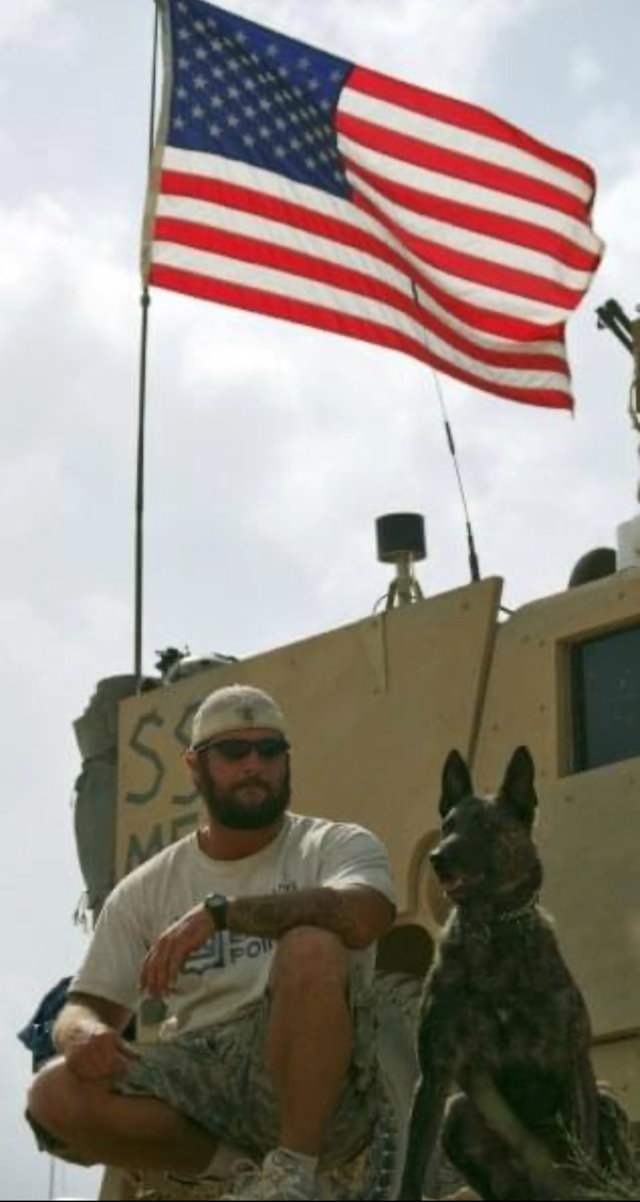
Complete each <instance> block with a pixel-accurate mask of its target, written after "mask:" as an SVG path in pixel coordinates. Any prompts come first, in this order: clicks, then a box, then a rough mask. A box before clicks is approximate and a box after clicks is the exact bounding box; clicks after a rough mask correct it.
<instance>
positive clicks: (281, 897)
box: [227, 886, 393, 948]
mask: <svg viewBox="0 0 640 1202" xmlns="http://www.w3.org/2000/svg"><path fill="white" fill-rule="evenodd" d="M392 920H393V906H392V905H391V902H389V901H387V899H386V898H385V897H384V896H383V895H382V894H381V893H378V892H377V891H376V890H374V889H370V888H367V887H364V886H362V887H353V888H351V889H331V888H329V887H326V886H323V887H320V888H318V889H300V890H296V891H292V892H291V893H273V894H266V895H264V896H260V897H236V898H232V899H230V900H229V903H228V906H227V924H228V926H229V929H230V930H232V931H242V932H243V933H244V934H245V935H261V936H263V937H266V938H271V939H278V938H279V936H280V935H284V933H285V931H289V930H291V928H292V927H300V926H313V927H322V928H323V929H324V930H326V931H332V932H333V933H334V934H335V935H337V936H338V937H339V938H340V939H341V940H342V942H343V943H344V944H345V946H346V947H349V948H363V947H366V946H367V945H368V944H369V943H371V942H373V940H375V939H377V938H378V937H379V935H381V934H384V931H385V930H386V929H387V928H388V926H390V924H391V922H392Z"/></svg>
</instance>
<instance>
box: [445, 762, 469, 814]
mask: <svg viewBox="0 0 640 1202" xmlns="http://www.w3.org/2000/svg"><path fill="white" fill-rule="evenodd" d="M471 793H473V784H472V783H471V773H470V772H469V769H468V768H467V765H466V763H465V761H464V760H463V758H462V756H461V755H460V752H459V751H455V750H454V751H450V752H449V754H448V756H447V759H446V762H445V766H444V768H443V769H442V796H441V798H440V815H441V817H442V818H444V816H445V814H448V812H449V810H450V809H451V808H452V806H455V805H457V804H458V802H459V801H462V798H463V797H468V796H469V794H471Z"/></svg>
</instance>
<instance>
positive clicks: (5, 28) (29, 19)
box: [0, 0, 54, 42]
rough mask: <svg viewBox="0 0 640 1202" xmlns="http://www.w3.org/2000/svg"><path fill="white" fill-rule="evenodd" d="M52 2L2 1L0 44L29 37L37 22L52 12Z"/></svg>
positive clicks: (48, 0)
mask: <svg viewBox="0 0 640 1202" xmlns="http://www.w3.org/2000/svg"><path fill="white" fill-rule="evenodd" d="M53 6H54V0H3V3H2V7H1V8H0V42H9V41H14V40H18V39H22V38H27V37H30V36H31V35H32V33H33V31H34V29H35V28H36V26H37V24H38V22H39V21H41V20H42V19H43V18H44V17H47V16H48V15H49V14H50V13H51V12H52V10H53Z"/></svg>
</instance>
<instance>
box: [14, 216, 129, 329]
mask: <svg viewBox="0 0 640 1202" xmlns="http://www.w3.org/2000/svg"><path fill="white" fill-rule="evenodd" d="M125 239H127V240H128V239H129V231H128V229H127V227H126V225H125V221H124V218H123V217H122V215H119V214H117V213H114V212H113V211H112V210H105V211H96V209H95V208H93V209H92V210H91V212H90V214H89V215H87V214H86V212H85V205H84V204H83V203H82V202H81V201H80V200H79V198H78V197H77V196H76V197H69V198H66V199H65V200H61V199H59V198H56V197H52V196H48V195H46V194H44V193H43V194H40V195H38V196H35V197H32V198H31V199H29V200H28V201H27V202H26V203H25V204H23V205H21V206H11V207H10V206H6V207H5V209H4V211H0V258H1V260H2V275H1V276H0V297H1V296H4V297H5V299H7V300H8V299H9V298H10V302H11V303H10V308H8V310H7V313H8V318H9V324H7V323H5V324H4V327H3V330H2V336H3V337H5V338H7V337H8V335H9V329H10V323H11V322H15V321H16V320H17V319H18V318H19V317H20V315H21V313H24V312H26V311H27V310H28V309H29V307H30V306H32V305H34V304H35V303H37V301H38V299H39V298H46V299H48V300H50V301H51V303H53V304H54V305H59V306H64V307H65V311H66V314H67V318H70V319H71V320H73V321H74V322H77V324H78V326H80V327H81V328H84V329H85V330H88V331H90V332H91V333H92V334H93V335H97V336H98V337H99V338H101V339H104V340H106V341H109V342H111V343H112V344H120V345H121V346H122V345H124V344H128V343H129V340H130V337H131V308H132V305H133V297H134V295H135V292H134V287H133V285H134V280H135V276H134V268H133V266H132V265H129V264H127V263H126V262H125V261H124V255H123V243H124V242H125ZM52 293H53V294H54V295H51V294H52Z"/></svg>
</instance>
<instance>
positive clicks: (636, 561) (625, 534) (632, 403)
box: [596, 297, 640, 571]
mask: <svg viewBox="0 0 640 1202" xmlns="http://www.w3.org/2000/svg"><path fill="white" fill-rule="evenodd" d="M639 312H640V307H639V306H636V313H639ZM596 313H597V316H598V329H599V330H602V329H607V330H610V331H611V333H612V334H614V335H615V337H616V338H617V339H618V342H620V343H622V346H624V348H625V350H627V351H629V354H630V355H632V356H633V376H632V379H631V388H630V390H629V417H630V419H631V425H632V426H633V429H634V430H635V431H636V433H637V434H640V317H636V318H635V320H633V321H632V320H631V319H630V318H629V317H627V314H626V313H625V311H624V309H623V308H622V306H621V305H619V304H618V302H617V300H614V298H613V297H611V298H610V299H609V300H608V301H606V302H605V303H604V305H600V307H599V308H598V309H596ZM639 450H640V448H639ZM636 500H638V501H640V482H639V483H638V487H637V489H636ZM616 564H617V568H618V571H619V570H620V569H621V568H630V567H640V514H636V516H635V517H633V518H631V519H630V520H629V521H627V522H623V523H622V524H621V525H620V526H618V551H617V556H616Z"/></svg>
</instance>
